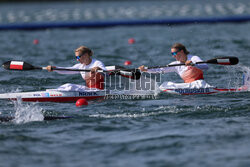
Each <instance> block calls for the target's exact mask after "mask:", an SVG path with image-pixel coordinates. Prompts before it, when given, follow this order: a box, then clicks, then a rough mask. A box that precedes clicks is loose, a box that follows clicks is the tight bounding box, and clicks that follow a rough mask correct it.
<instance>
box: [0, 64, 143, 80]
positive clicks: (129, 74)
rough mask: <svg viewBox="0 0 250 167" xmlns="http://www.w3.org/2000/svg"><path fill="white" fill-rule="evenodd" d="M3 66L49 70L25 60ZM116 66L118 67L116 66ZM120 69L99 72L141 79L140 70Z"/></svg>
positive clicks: (25, 69)
mask: <svg viewBox="0 0 250 167" xmlns="http://www.w3.org/2000/svg"><path fill="white" fill-rule="evenodd" d="M2 66H3V68H4V69H6V70H19V71H29V70H47V68H46V67H38V66H33V65H31V64H29V63H27V62H23V61H7V62H5V63H3V65H2ZM114 68H116V67H115V66H114ZM117 68H118V69H115V70H98V71H97V72H105V73H112V74H118V75H121V76H123V77H127V78H131V79H139V78H140V76H141V73H140V70H138V69H136V70H135V69H133V70H127V69H125V68H122V67H117ZM52 70H57V71H83V72H90V71H91V70H86V69H70V68H61V67H52Z"/></svg>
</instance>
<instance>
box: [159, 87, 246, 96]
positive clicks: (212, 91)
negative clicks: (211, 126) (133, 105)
mask: <svg viewBox="0 0 250 167" xmlns="http://www.w3.org/2000/svg"><path fill="white" fill-rule="evenodd" d="M242 91H247V89H246V88H237V89H224V88H177V89H163V90H162V92H164V93H169V94H179V95H199V94H200V95H201V94H215V93H225V92H242Z"/></svg>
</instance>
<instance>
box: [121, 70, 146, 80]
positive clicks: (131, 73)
mask: <svg viewBox="0 0 250 167" xmlns="http://www.w3.org/2000/svg"><path fill="white" fill-rule="evenodd" d="M118 74H120V75H121V76H123V77H126V78H131V79H135V80H138V79H140V78H141V72H140V70H139V69H134V70H133V71H132V70H127V71H126V70H121V71H120V72H119V73H118Z"/></svg>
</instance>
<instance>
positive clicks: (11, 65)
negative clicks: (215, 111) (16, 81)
mask: <svg viewBox="0 0 250 167" xmlns="http://www.w3.org/2000/svg"><path fill="white" fill-rule="evenodd" d="M2 66H3V68H4V69H6V70H23V71H24V70H34V69H40V68H38V67H34V66H32V65H31V64H28V63H26V62H23V61H7V62H5V63H3V65H2Z"/></svg>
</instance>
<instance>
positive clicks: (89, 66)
mask: <svg viewBox="0 0 250 167" xmlns="http://www.w3.org/2000/svg"><path fill="white" fill-rule="evenodd" d="M92 56H93V51H92V50H91V49H89V48H88V47H86V46H80V47H79V48H77V49H76V50H75V58H76V60H77V61H78V62H79V63H77V64H75V65H74V66H72V67H69V69H70V68H72V69H85V70H91V72H79V71H58V70H54V71H56V72H57V73H60V74H77V73H80V74H81V76H82V78H83V79H84V80H85V82H86V86H87V87H88V88H97V89H104V76H103V74H101V73H99V72H97V71H98V70H106V67H105V65H104V64H103V63H102V62H101V61H99V60H97V59H94V58H92ZM47 70H48V71H52V70H53V66H51V65H49V66H47ZM72 85H73V84H65V85H63V86H61V87H60V88H64V87H65V89H72V87H76V86H75V85H73V86H72ZM67 87H70V88H67ZM75 89H77V88H75Z"/></svg>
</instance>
